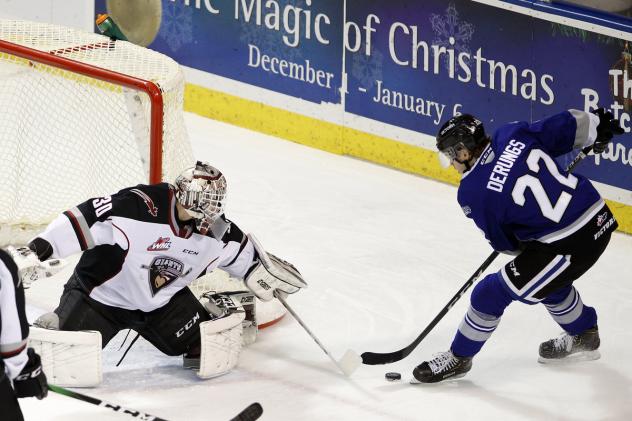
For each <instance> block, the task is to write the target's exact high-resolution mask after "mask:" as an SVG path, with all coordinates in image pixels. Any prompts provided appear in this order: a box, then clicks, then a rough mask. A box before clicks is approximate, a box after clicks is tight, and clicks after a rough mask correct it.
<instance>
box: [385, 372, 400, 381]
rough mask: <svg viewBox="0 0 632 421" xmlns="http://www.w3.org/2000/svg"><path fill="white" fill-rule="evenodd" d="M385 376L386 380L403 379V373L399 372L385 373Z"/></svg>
mask: <svg viewBox="0 0 632 421" xmlns="http://www.w3.org/2000/svg"><path fill="white" fill-rule="evenodd" d="M384 377H386V380H388V381H389V382H394V381H395V380H401V379H402V375H401V374H399V373H394V372H391V373H386V374H385V375H384Z"/></svg>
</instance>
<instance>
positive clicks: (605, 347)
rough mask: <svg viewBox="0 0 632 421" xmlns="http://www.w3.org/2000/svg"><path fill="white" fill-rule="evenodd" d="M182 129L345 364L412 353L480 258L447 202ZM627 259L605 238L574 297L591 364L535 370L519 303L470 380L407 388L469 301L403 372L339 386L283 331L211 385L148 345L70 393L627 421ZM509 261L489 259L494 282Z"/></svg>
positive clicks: (355, 163)
mask: <svg viewBox="0 0 632 421" xmlns="http://www.w3.org/2000/svg"><path fill="white" fill-rule="evenodd" d="M186 119H187V125H188V129H189V134H190V136H191V138H192V141H193V147H194V152H195V153H196V156H197V158H199V159H204V160H208V161H210V162H211V163H213V164H214V165H216V166H217V167H218V168H220V169H221V170H222V171H224V172H225V174H226V175H227V177H228V181H229V189H230V191H229V194H230V197H229V203H228V216H229V217H230V218H231V219H232V220H234V221H235V222H236V223H237V224H238V225H239V226H240V227H241V228H242V229H243V230H244V231H246V232H253V233H256V235H257V236H258V238H259V240H260V241H261V242H262V244H264V245H265V247H266V248H267V249H269V250H270V251H272V252H273V253H275V254H278V255H279V256H282V257H283V258H285V259H287V260H289V261H291V262H293V263H294V264H295V265H296V266H297V267H298V268H300V270H301V271H302V273H303V274H304V276H305V278H306V279H307V280H308V281H309V288H308V289H307V290H305V291H302V292H300V293H299V294H297V295H295V296H292V297H291V298H290V300H289V302H290V304H291V305H292V306H293V307H294V309H295V310H296V312H297V313H298V314H299V315H300V316H301V318H302V319H303V321H304V322H305V323H306V324H307V325H308V326H309V327H310V329H311V330H312V331H313V332H314V333H315V334H316V335H317V336H318V337H319V339H320V341H321V342H322V343H323V344H324V345H325V346H326V347H328V348H329V350H330V351H331V352H332V354H333V355H334V356H336V357H337V358H340V357H341V356H342V355H343V354H344V352H345V351H346V350H347V349H349V348H351V349H354V350H355V351H357V352H358V353H361V352H364V351H381V352H386V351H392V350H396V349H399V348H401V347H403V346H405V345H407V344H408V343H409V342H411V341H412V340H413V339H414V338H415V337H416V336H417V335H418V334H419V333H420V332H421V330H423V328H424V327H425V326H426V325H427V324H428V323H429V322H430V321H431V320H432V319H433V318H434V317H435V315H436V314H437V313H438V312H439V311H440V310H441V308H442V307H443V306H444V305H445V304H446V303H447V301H448V300H449V299H450V298H451V297H452V295H453V294H454V293H455V292H456V291H457V290H458V289H459V288H460V287H461V285H463V283H464V282H465V281H466V280H467V278H468V277H469V276H470V275H471V274H472V273H473V272H474V271H475V269H476V268H477V267H478V266H479V265H480V264H481V263H482V261H483V260H484V259H485V258H486V257H487V256H488V255H489V253H490V252H491V250H490V248H489V246H488V245H487V243H486V242H485V241H484V239H483V238H482V236H481V234H480V233H479V231H478V230H477V229H476V228H475V227H474V225H473V224H472V223H471V222H470V221H468V220H467V219H466V218H465V217H464V216H463V214H462V212H461V209H460V208H459V206H458V205H457V203H456V197H455V195H456V188H455V187H453V186H450V185H446V184H442V183H439V182H436V181H432V180H428V179H424V178H421V177H418V176H414V175H410V174H405V173H402V172H399V171H396V170H392V169H388V168H384V167H381V166H378V165H375V164H371V163H367V162H363V161H359V160H356V159H352V158H349V157H343V156H336V155H333V154H329V153H326V152H322V151H319V150H315V149H311V148H307V147H304V146H301V145H298V144H295V143H291V142H288V141H285V140H280V139H277V138H273V137H270V136H266V135H262V134H259V133H255V132H251V131H248V130H244V129H241V128H237V127H233V126H229V125H225V124H220V123H217V122H213V121H211V120H208V119H205V118H201V117H198V116H195V115H190V114H188V115H187V116H186ZM631 257H632V238H631V237H629V236H626V235H622V234H615V235H614V237H613V239H612V242H611V244H610V246H609V247H608V249H607V250H606V252H605V254H604V255H603V257H602V258H601V259H600V261H599V262H598V263H597V264H596V265H595V266H594V267H593V268H592V269H591V270H590V271H589V272H588V273H587V274H586V275H585V276H584V277H583V278H582V279H580V280H579V281H578V282H576V284H575V285H576V286H577V288H578V290H579V291H580V293H581V295H582V298H583V300H584V302H585V303H586V304H588V305H591V306H594V307H596V309H597V311H598V314H599V328H600V334H601V339H602V346H601V353H602V358H601V359H600V360H597V361H591V362H582V363H577V364H574V365H563V366H550V365H546V366H545V365H542V364H539V363H538V362H537V349H538V345H539V343H540V342H541V341H543V340H546V339H549V338H552V337H555V336H557V335H558V334H559V333H560V328H559V327H558V326H557V325H556V324H555V323H554V322H553V321H552V319H550V317H549V316H548V314H547V312H546V311H545V309H544V307H543V306H526V305H523V304H519V303H514V304H512V305H511V306H510V307H509V308H508V309H507V311H506V313H505V316H504V317H503V320H502V323H501V325H500V327H499V328H498V330H497V331H496V332H495V334H494V336H493V337H492V339H491V340H490V341H489V342H488V343H487V344H486V346H485V347H484V348H483V351H482V352H481V353H480V354H479V355H478V356H477V357H476V358H475V359H474V365H473V368H472V371H470V373H468V375H467V376H466V377H464V378H462V379H460V380H457V381H454V382H448V383H444V384H437V385H432V386H422V385H410V384H408V379H410V377H411V372H412V369H413V368H414V367H415V366H416V365H417V364H419V363H420V362H421V361H423V360H424V359H427V358H429V357H431V356H432V354H433V353H435V352H439V351H444V350H446V349H448V347H449V345H450V342H451V340H452V337H453V335H454V333H455V330H456V328H457V326H458V324H459V323H460V321H461V318H462V317H463V314H464V312H465V311H466V309H467V306H468V303H469V291H468V293H467V294H466V295H465V296H464V297H463V298H462V299H461V300H460V301H459V302H458V303H457V305H455V306H454V308H452V310H451V311H450V312H449V313H448V314H447V316H446V317H445V318H444V319H443V320H442V321H441V322H440V323H439V325H438V326H437V327H436V328H435V329H434V330H433V331H432V332H431V334H430V335H429V336H428V337H427V338H426V339H425V340H424V341H423V342H422V343H421V344H420V346H419V347H418V348H417V349H416V350H415V351H414V352H413V353H412V354H411V355H410V356H409V357H408V358H406V359H405V360H403V361H401V362H398V363H395V364H391V365H387V366H361V367H360V368H359V369H358V370H357V371H356V372H355V373H354V374H353V375H352V376H351V378H350V379H348V378H345V377H344V376H342V375H341V374H339V373H338V372H337V370H336V368H335V366H334V365H333V364H332V363H331V361H330V360H329V359H328V358H327V356H326V355H325V354H324V353H323V352H322V351H321V350H320V349H319V348H318V346H317V345H316V344H315V343H314V342H313V341H312V339H311V338H310V337H309V336H308V335H307V334H306V333H305V331H303V330H302V328H301V327H300V326H299V325H298V324H297V323H296V322H295V321H294V320H293V319H292V318H291V316H290V315H287V316H286V317H285V318H284V319H283V320H282V321H281V322H280V323H278V324H277V325H275V326H272V327H270V328H268V329H266V330H263V331H262V332H261V333H260V335H259V339H258V341H257V343H255V344H254V345H252V346H250V347H248V348H247V349H245V350H244V351H243V353H242V356H241V360H240V363H239V366H238V367H237V369H236V370H234V371H233V372H232V373H230V374H228V375H225V376H223V377H220V378H216V379H213V380H208V381H201V380H198V379H197V378H196V377H195V375H194V374H193V373H192V372H189V371H184V370H183V369H181V368H180V359H179V358H173V357H166V356H163V355H162V354H160V352H158V351H156V350H155V349H153V348H152V347H151V345H149V344H148V343H147V342H144V341H143V340H139V342H138V343H137V344H136V345H135V346H134V347H133V348H132V349H131V351H130V352H129V354H128V356H127V358H126V359H125V361H123V363H122V364H121V366H120V367H115V364H116V361H118V359H119V358H120V356H121V355H122V352H123V351H122V350H121V351H119V350H118V347H119V345H120V343H121V342H122V339H123V338H122V336H120V335H119V337H117V338H115V339H114V340H113V341H112V343H111V344H110V345H109V346H108V347H107V348H106V350H105V351H104V360H105V361H104V371H105V380H104V382H103V384H102V385H101V386H100V387H98V388H94V389H81V390H78V391H79V392H81V393H84V394H87V395H92V396H95V397H98V398H100V399H104V400H107V401H110V402H113V403H117V404H120V405H122V406H125V407H128V408H133V409H137V410H140V411H144V412H146V413H149V414H152V415H156V416H160V417H163V418H166V419H169V420H182V421H194V420H220V421H222V420H229V419H231V418H232V417H233V416H235V414H237V413H238V412H239V411H240V410H241V409H243V408H244V407H246V406H247V405H248V404H250V403H252V402H260V403H261V405H262V406H263V408H264V414H263V416H262V418H261V419H262V420H301V421H303V420H305V421H307V420H392V421H403V420H459V421H462V420H470V421H475V420H485V421H488V420H574V421H575V420H586V421H592V420H629V419H632V404H631V403H630V401H629V399H630V398H631V397H632V364H630V356H631V349H632V345H631V344H632V330H631V329H630V322H631V321H632V275H631V274H632V258H631ZM506 261H507V258H505V257H501V258H499V259H498V260H497V262H495V264H494V265H493V267H494V269H495V268H498V267H499V266H500V264H501V262H506ZM387 371H398V372H401V373H402V378H403V379H402V381H400V382H387V381H386V380H385V379H384V374H385V373H386V372H387ZM21 404H22V407H23V409H24V412H25V416H26V419H27V420H58V421H61V420H63V421H67V420H90V421H97V420H121V421H124V420H126V419H130V420H131V419H133V418H131V417H130V416H127V415H123V414H118V413H115V412H113V411H111V410H108V409H104V408H99V407H96V406H93V405H90V404H88V403H84V402H81V401H77V400H74V399H71V398H68V397H65V396H60V395H55V394H54V393H51V394H50V395H49V397H48V398H47V399H45V400H42V401H37V400H35V399H23V400H21ZM0 418H2V415H1V414H0Z"/></svg>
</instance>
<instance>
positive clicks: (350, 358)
mask: <svg viewBox="0 0 632 421" xmlns="http://www.w3.org/2000/svg"><path fill="white" fill-rule="evenodd" d="M274 296H275V297H276V298H277V299H278V300H279V301H280V302H281V304H283V306H284V307H285V308H286V309H287V311H289V312H290V314H291V315H292V316H293V317H294V318H295V319H296V321H297V322H298V324H300V325H301V326H302V327H303V329H305V331H306V332H307V333H308V334H309V336H311V337H312V339H313V340H314V342H316V344H317V345H318V346H319V347H320V349H322V350H323V352H324V353H325V354H327V356H328V357H329V359H330V360H331V361H332V362H333V363H334V364H335V365H336V367H338V369H340V371H342V373H343V374H344V375H345V376H347V377H349V376H350V375H351V373H353V372H354V371H355V370H356V368H358V367H359V366H360V364H362V358H360V356H359V355H358V354H356V353H355V352H353V351H352V350H350V349H349V350H347V352H345V355H343V357H342V358H341V359H340V361H337V360H336V359H335V358H334V357H333V356H332V355H331V354H330V353H329V351H327V349H326V348H325V347H324V346H323V344H321V343H320V341H319V340H318V338H317V337H316V336H315V335H314V334H313V333H312V331H311V330H309V328H308V327H307V325H305V323H303V321H302V320H301V318H300V317H298V314H296V313H295V312H294V310H292V307H290V306H289V305H288V303H287V302H286V301H285V298H283V294H276V293H275V294H274Z"/></svg>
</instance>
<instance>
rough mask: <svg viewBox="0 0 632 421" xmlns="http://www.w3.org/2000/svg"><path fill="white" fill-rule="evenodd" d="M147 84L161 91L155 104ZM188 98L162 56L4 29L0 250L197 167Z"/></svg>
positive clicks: (58, 32) (19, 27)
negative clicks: (96, 200)
mask: <svg viewBox="0 0 632 421" xmlns="http://www.w3.org/2000/svg"><path fill="white" fill-rule="evenodd" d="M21 47H27V49H24V48H21ZM42 52H43V53H44V54H41V53H42ZM69 60H72V61H69ZM146 82H151V83H153V84H155V85H154V88H155V87H156V86H157V87H158V88H159V89H158V90H156V91H155V92H151V91H150V92H149V94H148V93H147V92H145V91H144V90H143V88H144V87H145V86H150V84H147V83H146ZM133 83H137V84H138V86H136V85H133ZM143 83H145V85H143ZM156 93H157V94H156ZM183 95H184V78H183V74H182V71H181V69H180V66H179V65H178V63H176V62H175V61H174V60H172V59H170V58H169V57H167V56H165V55H163V54H160V53H157V52H155V51H151V50H148V49H146V48H142V47H139V46H136V45H134V44H131V43H129V42H125V41H111V40H110V39H109V38H108V37H105V36H102V35H97V34H93V33H89V32H83V31H79V30H75V29H71V28H66V27H62V26H56V25H50V24H44V23H35V22H26V21H17V20H0V107H1V108H2V112H1V113H0V150H1V151H2V153H1V154H0V197H1V198H2V200H1V201H0V244H7V243H24V242H25V241H27V240H28V238H30V237H31V236H33V235H34V234H35V233H37V231H38V230H41V229H42V228H43V227H44V226H45V225H46V224H47V223H49V222H50V221H51V220H52V219H53V218H54V217H55V216H57V215H58V214H59V213H60V212H62V211H64V210H66V209H68V208H69V207H71V206H74V205H76V204H78V203H80V202H82V201H84V200H86V199H88V198H90V197H94V196H101V195H106V194H110V193H112V192H114V191H117V190H118V189H120V188H122V187H127V186H130V185H134V184H137V183H144V182H148V181H150V173H151V172H152V170H153V173H154V180H151V181H159V180H161V179H162V180H166V181H171V180H173V179H174V177H175V176H176V175H177V174H178V173H179V172H180V171H181V170H182V169H184V168H185V167H187V166H189V165H191V164H192V162H193V157H192V153H191V147H190V143H189V141H188V138H187V133H186V129H185V126H184V119H183V114H182V113H183V111H182V103H183ZM152 149H153V150H154V155H152V152H151V151H152ZM160 160H161V161H162V163H160V162H159V161H160ZM156 173H157V175H156Z"/></svg>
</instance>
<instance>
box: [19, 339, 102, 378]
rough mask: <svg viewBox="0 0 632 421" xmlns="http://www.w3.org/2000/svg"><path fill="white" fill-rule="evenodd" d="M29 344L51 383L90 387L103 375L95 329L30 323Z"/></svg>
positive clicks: (99, 346)
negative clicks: (61, 328)
mask: <svg viewBox="0 0 632 421" xmlns="http://www.w3.org/2000/svg"><path fill="white" fill-rule="evenodd" d="M29 346H30V347H32V348H33V349H34V350H35V352H37V353H38V354H39V355H40V357H41V359H42V369H43V370H44V373H45V374H46V377H47V379H48V381H49V382H50V383H51V384H55V385H57V386H63V387H94V386H98V385H99V384H100V383H101V381H102V379H103V373H102V369H101V334H100V333H99V332H96V331H81V332H69V331H63V330H50V329H41V328H38V327H31V329H30V334H29Z"/></svg>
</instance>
